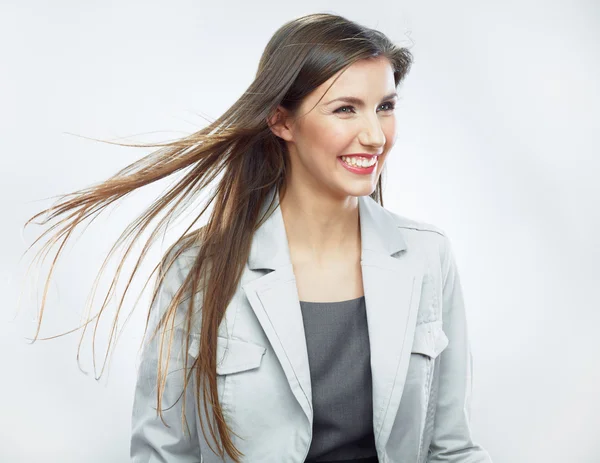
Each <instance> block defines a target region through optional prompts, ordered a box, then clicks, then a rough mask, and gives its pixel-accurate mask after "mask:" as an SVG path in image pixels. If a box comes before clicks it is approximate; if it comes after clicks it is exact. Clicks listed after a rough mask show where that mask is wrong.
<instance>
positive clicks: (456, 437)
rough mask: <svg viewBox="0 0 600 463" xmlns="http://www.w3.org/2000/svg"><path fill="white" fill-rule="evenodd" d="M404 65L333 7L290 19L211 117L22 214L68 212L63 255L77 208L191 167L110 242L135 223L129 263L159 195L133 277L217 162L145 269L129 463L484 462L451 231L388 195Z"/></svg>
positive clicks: (404, 58)
mask: <svg viewBox="0 0 600 463" xmlns="http://www.w3.org/2000/svg"><path fill="white" fill-rule="evenodd" d="M411 62H412V56H411V53H410V52H409V51H408V50H407V49H406V48H402V47H399V46H397V45H395V44H394V43H392V42H391V41H390V40H389V39H388V38H387V37H386V36H385V35H384V34H383V33H381V32H379V31H376V30H373V29H370V28H367V27H364V26H361V25H359V24H357V23H356V22H353V21H350V20H348V19H346V18H344V17H342V16H338V15H333V14H310V15H307V16H303V17H300V18H297V19H295V20H292V21H289V22H287V23H286V24H284V25H283V26H281V27H280V28H279V29H278V30H277V31H276V32H275V34H274V35H273V37H272V38H271V39H270V40H269V42H268V44H267V46H266V48H265V50H264V52H263V54H262V57H261V59H260V62H259V64H258V71H257V73H256V77H255V79H254V81H253V82H252V83H251V85H250V87H249V88H248V89H247V91H246V92H244V94H243V95H242V96H241V97H240V98H239V100H238V101H237V102H235V103H234V104H233V105H232V106H231V108H229V109H228V110H227V111H226V112H225V113H224V114H223V115H222V116H221V117H219V118H218V119H217V120H216V121H215V122H213V123H211V124H210V125H209V126H208V127H206V128H204V129H202V130H200V131H198V132H197V133H194V134H192V135H190V136H187V137H184V138H182V139H180V140H177V141H174V142H170V143H166V144H151V145H134V146H144V147H145V146H155V147H159V149H158V150H157V151H156V152H154V153H152V154H150V155H149V156H147V157H145V158H143V159H141V160H139V161H137V162H135V163H134V164H132V165H130V166H128V167H126V168H125V169H123V170H121V171H120V172H118V173H117V174H115V175H114V176H112V177H110V178H109V179H107V180H105V181H104V182H102V183H100V184H99V185H96V186H93V187H91V188H87V189H84V190H81V191H77V192H75V193H73V194H69V195H68V197H66V198H65V199H64V201H62V202H61V203H60V204H58V205H57V206H55V207H53V208H50V209H48V210H45V211H42V212H40V213H39V214H37V215H36V216H34V217H32V218H31V219H30V220H29V221H28V223H30V222H31V221H33V220H34V219H36V218H38V217H39V216H42V215H45V214H48V217H47V219H46V222H48V221H50V220H52V219H54V218H57V217H61V216H62V219H61V220H60V222H59V224H58V225H62V226H61V227H60V228H58V230H57V231H56V233H55V235H54V236H53V237H52V240H50V245H53V244H54V243H56V242H59V241H61V242H60V248H59V250H58V253H57V257H56V258H58V254H60V252H61V251H62V249H63V248H64V245H65V242H66V241H67V240H68V239H69V237H70V236H71V235H72V232H73V231H74V229H75V228H76V227H77V226H78V225H80V224H81V223H83V222H84V221H85V219H86V218H88V217H90V216H94V215H95V214H97V213H99V212H100V211H101V210H102V209H103V208H105V207H106V206H108V205H110V204H112V203H113V202H114V201H116V200H119V199H121V198H123V197H125V196H127V195H128V194H129V193H131V192H132V191H134V190H136V189H138V188H140V187H142V186H145V185H148V184H151V183H153V182H155V181H157V180H160V179H162V178H164V177H167V176H169V175H172V174H175V173H177V172H179V171H182V172H183V174H184V175H183V178H182V179H180V180H179V181H178V182H177V183H176V184H174V185H173V187H172V188H171V189H170V190H169V191H167V192H166V193H165V194H164V196H163V197H161V198H159V199H158V200H157V201H156V202H155V203H154V204H153V205H152V206H151V207H150V208H149V209H148V210H147V211H144V213H143V214H142V215H141V216H140V217H139V218H138V219H137V220H136V221H135V222H134V223H133V224H132V225H131V226H130V227H128V228H127V229H126V230H125V232H124V233H123V235H122V236H121V238H120V239H119V241H118V242H117V245H118V244H122V241H123V240H124V239H126V238H129V237H130V236H131V235H133V234H134V231H135V232H136V233H135V236H134V239H133V240H132V243H131V244H130V245H129V247H128V248H127V251H126V253H125V256H124V259H125V258H126V257H127V255H128V254H129V252H130V251H131V249H132V247H133V246H134V244H135V241H136V240H137V239H138V238H139V236H140V234H141V233H143V232H144V231H145V229H146V227H147V226H149V224H150V223H151V222H152V221H153V220H154V219H155V218H157V216H158V215H159V214H160V213H161V212H163V211H165V210H166V215H165V217H163V218H161V219H160V221H159V223H158V225H157V226H156V228H155V229H154V230H153V232H152V233H151V235H150V238H149V239H148V241H147V242H146V245H145V246H144V247H143V249H142V253H141V256H140V258H139V259H138V261H137V263H136V266H135V268H134V271H133V273H132V275H131V278H133V277H134V275H135V273H136V272H137V269H138V266H139V264H140V261H141V260H142V259H143V258H144V256H145V254H146V252H147V250H148V247H149V246H150V245H151V244H152V242H153V241H154V240H155V239H156V237H157V235H158V234H159V233H160V232H161V230H162V229H164V227H166V226H168V224H169V223H170V222H171V221H172V220H173V218H175V217H176V216H178V215H179V214H180V213H182V212H184V210H185V208H186V207H189V206H191V205H192V202H193V200H194V199H195V197H196V196H198V195H199V194H201V193H202V192H204V190H205V188H207V187H208V186H209V184H210V183H211V182H212V181H213V180H214V179H215V178H217V176H218V175H219V174H222V175H221V177H220V178H219V180H218V183H217V185H216V188H215V189H214V190H211V191H213V192H214V193H213V194H211V195H209V199H208V201H207V202H208V204H207V205H206V207H205V208H204V209H203V210H202V212H201V213H200V214H199V216H198V217H196V219H195V220H194V222H192V224H191V225H190V227H189V228H188V229H187V230H186V231H185V232H184V233H183V234H182V236H181V237H179V238H178V239H177V240H176V242H175V243H174V244H173V245H172V246H171V247H170V248H169V249H168V251H167V252H166V254H165V256H164V257H163V258H162V260H161V261H160V262H159V263H158V265H157V266H156V267H155V269H154V271H156V270H159V274H158V276H157V279H156V282H155V285H154V291H153V294H152V299H151V302H150V307H149V312H148V321H147V324H146V331H145V332H144V340H143V352H142V356H141V364H140V367H139V370H138V372H137V375H138V376H137V383H136V387H135V394H134V403H133V413H132V435H131V459H132V461H134V462H137V463H150V462H169V463H184V462H186V463H187V462H200V461H202V462H204V463H217V462H222V461H227V462H242V461H245V462H252V463H257V462H260V463H281V462H304V461H310V462H312V461H321V462H324V461H328V460H329V461H336V462H344V461H348V462H349V461H352V462H354V463H359V462H377V461H380V462H386V463H400V462H402V463H404V462H406V463H408V462H410V463H414V462H417V463H424V462H428V463H434V462H435V463H441V462H453V463H461V462H462V463H491V459H490V457H489V455H488V454H487V452H486V451H485V450H484V449H483V448H481V447H480V446H479V445H477V444H476V443H475V442H473V440H472V437H471V428H470V418H469V400H470V391H471V378H472V373H471V352H470V348H469V341H468V336H467V330H466V320H465V309H464V305H463V299H462V292H461V286H460V279H459V277H458V272H457V269H456V264H455V261H454V258H453V254H452V248H451V246H450V243H449V241H448V238H447V236H446V235H445V233H444V232H443V230H441V229H440V228H438V227H436V226H434V225H431V224H426V223H422V222H417V221H414V220H410V219H408V218H406V217H403V216H400V215H398V214H395V213H393V212H391V211H388V210H386V209H385V208H384V207H383V196H382V180H381V174H382V171H383V169H384V167H385V162H386V159H387V156H388V155H389V154H390V150H391V149H392V147H393V145H394V143H395V141H396V138H397V132H398V131H397V122H396V114H395V104H396V100H397V98H398V95H397V89H398V86H399V84H400V83H401V81H402V80H403V79H404V77H405V76H406V75H407V73H408V70H409V68H410V65H411ZM124 146H130V145H124ZM213 201H215V205H214V208H213V210H212V212H211V214H210V216H209V217H208V221H207V224H206V225H205V226H203V227H200V228H198V229H195V230H190V229H191V228H192V226H193V225H194V224H195V223H196V221H198V220H200V219H201V217H202V215H203V214H204V212H205V210H206V208H207V207H208V206H209V205H210V204H211V203H212V202H213ZM56 227H57V225H54V226H53V227H51V228H50V230H48V231H51V230H52V229H54V228H56ZM48 231H47V232H45V233H44V234H43V235H42V236H44V235H45V234H46V233H48ZM40 238H41V237H40ZM38 240H39V238H38ZM36 242H37V240H36ZM34 244H35V243H34ZM117 245H115V248H116V246H117ZM45 248H46V246H44V247H43V248H42V249H41V251H40V252H43V251H45ZM115 248H113V251H111V253H110V254H109V256H108V258H109V257H110V255H112V252H114V249H115ZM120 269H121V267H119V270H118V272H117V274H116V276H115V279H117V278H118V277H119V273H120ZM153 273H154V272H153ZM51 275H52V269H51V271H50V275H49V276H48V280H49V279H50V277H51ZM130 281H131V279H130ZM112 289H113V288H112V286H111V290H112ZM127 289H128V285H127V287H126V289H125V293H126V292H127ZM109 296H110V294H109ZM124 298H125V294H123V297H122V298H121V299H120V301H121V302H120V304H119V307H118V310H117V317H118V314H119V310H120V308H121V307H120V306H121V304H122V301H123V300H124ZM109 299H110V297H107V298H106V299H105V303H104V304H103V306H102V307H101V308H100V312H99V314H98V315H97V316H95V317H93V318H92V319H89V320H88V321H87V322H86V324H85V326H87V324H89V323H90V322H92V321H93V320H94V319H96V323H97V322H98V320H99V318H100V316H101V314H102V311H103V310H104V308H105V306H106V303H107V301H108V300H109ZM44 303H45V298H44V299H43V300H42V308H41V311H40V318H39V324H41V322H42V315H43V308H44ZM39 324H38V332H37V333H36V337H37V334H38V333H39ZM116 324H117V321H116V320H115V326H116ZM148 327H151V328H152V330H151V336H148V334H149V333H148V332H147V330H148ZM84 332H85V330H84ZM159 333H160V338H159V337H158V336H157V335H158V334H159ZM111 339H112V338H111ZM109 347H110V343H109ZM109 350H110V349H109ZM107 355H108V352H107ZM207 429H208V431H209V432H208V433H207V432H206V430H207Z"/></svg>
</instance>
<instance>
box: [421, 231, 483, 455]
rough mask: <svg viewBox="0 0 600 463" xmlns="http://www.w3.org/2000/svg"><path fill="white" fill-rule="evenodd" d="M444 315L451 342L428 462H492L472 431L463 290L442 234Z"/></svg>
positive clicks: (442, 364)
mask: <svg viewBox="0 0 600 463" xmlns="http://www.w3.org/2000/svg"><path fill="white" fill-rule="evenodd" d="M442 254H443V256H442V275H443V278H444V279H443V290H442V319H443V329H444V332H445V333H446V336H447V337H448V346H447V347H446V349H444V350H443V351H442V353H441V354H440V365H439V368H440V377H439V389H438V398H437V406H436V412H435V420H434V428H433V435H432V440H431V444H430V446H429V455H428V459H427V462H428V463H442V462H444V463H492V459H491V458H490V455H489V454H488V453H487V451H486V450H485V449H483V448H482V447H481V446H480V445H478V444H477V443H475V442H474V441H473V437H472V434H471V423H470V414H471V390H472V385H473V376H472V374H473V357H472V354H471V347H470V343H469V338H468V330H467V319H466V313H465V305H464V300H463V292H462V287H461V283H460V277H459V274H458V269H457V267H456V261H455V258H454V254H453V251H452V247H451V244H450V241H449V240H448V238H447V236H444V238H443V251H442Z"/></svg>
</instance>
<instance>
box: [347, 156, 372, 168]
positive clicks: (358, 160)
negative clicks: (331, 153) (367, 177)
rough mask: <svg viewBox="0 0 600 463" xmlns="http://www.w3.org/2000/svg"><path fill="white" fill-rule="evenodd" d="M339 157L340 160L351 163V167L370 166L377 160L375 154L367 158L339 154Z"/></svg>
mask: <svg viewBox="0 0 600 463" xmlns="http://www.w3.org/2000/svg"><path fill="white" fill-rule="evenodd" d="M341 158H342V161H344V162H345V163H346V164H349V165H351V166H352V167H363V168H364V167H371V166H372V165H374V164H375V163H376V162H377V156H374V157H373V158H372V159H367V158H363V157H360V156H348V157H347V156H341Z"/></svg>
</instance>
